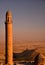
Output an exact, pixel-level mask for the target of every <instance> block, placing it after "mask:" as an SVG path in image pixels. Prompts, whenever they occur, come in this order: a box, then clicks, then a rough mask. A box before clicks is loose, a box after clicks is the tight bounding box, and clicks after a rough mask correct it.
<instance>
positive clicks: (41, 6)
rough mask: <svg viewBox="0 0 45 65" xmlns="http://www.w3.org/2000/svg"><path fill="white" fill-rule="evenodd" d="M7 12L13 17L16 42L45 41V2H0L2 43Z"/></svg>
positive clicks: (0, 35)
mask: <svg viewBox="0 0 45 65" xmlns="http://www.w3.org/2000/svg"><path fill="white" fill-rule="evenodd" d="M7 10H10V11H11V12H12V15H13V40H14V41H15V40H19V41H45V0H0V42H2V41H4V40H5V24H4V23H5V13H6V11H7Z"/></svg>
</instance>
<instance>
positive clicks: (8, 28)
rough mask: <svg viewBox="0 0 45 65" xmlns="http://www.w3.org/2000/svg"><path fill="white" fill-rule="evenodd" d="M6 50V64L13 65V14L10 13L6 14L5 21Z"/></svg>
mask: <svg viewBox="0 0 45 65" xmlns="http://www.w3.org/2000/svg"><path fill="white" fill-rule="evenodd" d="M5 34H6V35H5V39H6V40H5V44H6V46H5V50H6V59H5V61H6V63H5V64H7V65H13V48H12V14H11V12H10V11H7V12H6V21H5Z"/></svg>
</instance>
